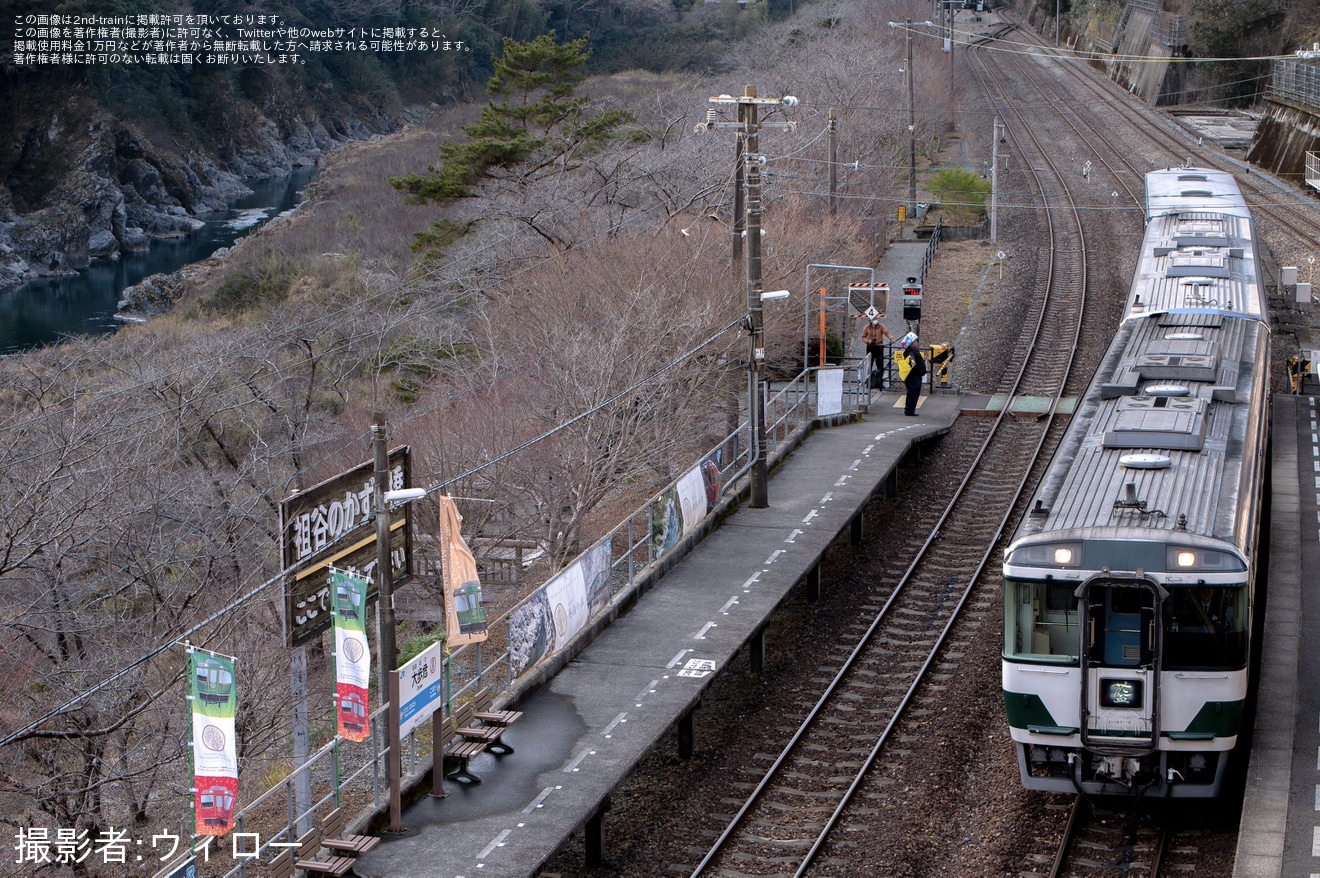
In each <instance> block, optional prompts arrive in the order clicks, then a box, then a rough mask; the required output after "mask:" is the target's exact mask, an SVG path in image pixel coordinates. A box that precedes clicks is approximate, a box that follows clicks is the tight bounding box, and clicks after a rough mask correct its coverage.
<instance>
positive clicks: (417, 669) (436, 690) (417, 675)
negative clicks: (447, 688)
mask: <svg viewBox="0 0 1320 878" xmlns="http://www.w3.org/2000/svg"><path fill="white" fill-rule="evenodd" d="M444 666H445V643H444V642H443V641H441V642H440V643H433V644H431V645H430V646H429V647H427V648H426V649H425V650H424V651H423V652H422V654H421V655H419V656H417V658H415V659H413V660H412V661H410V662H408V663H407V664H405V665H404V666H403V667H401V668H399V737H400V738H402V737H404V736H406V735H407V734H408V733H409V732H411V731H412V730H413V729H415V728H417V727H418V726H420V725H421V724H422V723H424V722H426V721H427V720H428V719H429V718H430V716H431V714H433V713H435V712H436V711H437V710H439V709H440V704H441V702H442V700H443V699H444V685H443V682H442V681H443V676H444V675H443V674H442V673H441V670H442V669H443V668H444Z"/></svg>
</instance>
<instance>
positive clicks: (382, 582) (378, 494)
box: [371, 412, 398, 698]
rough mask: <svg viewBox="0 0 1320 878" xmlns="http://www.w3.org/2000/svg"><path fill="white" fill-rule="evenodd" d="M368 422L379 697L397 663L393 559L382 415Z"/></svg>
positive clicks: (387, 449)
mask: <svg viewBox="0 0 1320 878" xmlns="http://www.w3.org/2000/svg"><path fill="white" fill-rule="evenodd" d="M371 417H372V424H371V444H372V447H373V449H374V450H375V453H376V466H375V489H374V490H373V491H372V495H371V506H372V509H373V510H374V512H375V514H376V589H377V591H378V592H379V594H380V601H379V603H377V605H376V629H377V630H376V643H377V647H376V649H377V652H378V653H379V657H380V667H379V668H377V677H378V679H379V681H380V690H379V691H380V694H381V697H382V698H387V697H388V694H387V693H388V692H389V691H390V676H389V675H390V671H392V670H394V666H395V664H397V658H398V654H397V652H396V651H395V648H394V562H393V561H392V560H391V558H390V516H389V511H388V510H387V509H386V508H385V491H386V490H388V488H389V482H390V452H389V448H388V446H387V443H386V439H385V415H383V414H381V413H380V412H376V413H374V414H373V415H372V416H371Z"/></svg>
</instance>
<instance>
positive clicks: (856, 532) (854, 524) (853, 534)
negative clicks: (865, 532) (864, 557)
mask: <svg viewBox="0 0 1320 878" xmlns="http://www.w3.org/2000/svg"><path fill="white" fill-rule="evenodd" d="M848 536H849V537H850V538H851V539H852V544H853V545H854V546H860V545H861V544H862V513H860V512H859V513H857V514H856V515H854V516H853V520H852V521H850V522H848Z"/></svg>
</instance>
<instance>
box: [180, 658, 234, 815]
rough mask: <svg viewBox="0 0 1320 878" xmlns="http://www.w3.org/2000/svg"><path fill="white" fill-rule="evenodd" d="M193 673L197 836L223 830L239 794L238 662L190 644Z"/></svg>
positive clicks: (232, 813) (232, 812)
mask: <svg viewBox="0 0 1320 878" xmlns="http://www.w3.org/2000/svg"><path fill="white" fill-rule="evenodd" d="M188 655H189V665H190V670H191V677H192V730H193V734H192V752H193V795H194V799H193V822H194V823H195V824H196V830H195V831H196V833H197V835H224V834H225V833H227V832H228V831H229V829H230V826H231V824H232V823H233V819H234V802H235V801H237V799H238V749H237V747H236V742H235V740H234V714H235V712H236V709H237V705H238V691H237V690H236V689H235V687H234V661H233V659H230V658H226V657H224V656H219V655H213V654H211V653H209V652H202V651H200V650H195V649H190V650H189V651H188Z"/></svg>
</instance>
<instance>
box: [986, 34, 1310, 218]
mask: <svg viewBox="0 0 1320 878" xmlns="http://www.w3.org/2000/svg"><path fill="white" fill-rule="evenodd" d="M1014 33H1015V34H1017V35H1024V36H1025V37H1026V38H1027V39H1029V40H1031V41H1032V42H1033V44H1034V45H1035V47H1036V48H1037V49H1039V50H1040V51H1041V52H1042V53H1045V54H1049V55H1052V56H1054V57H1056V58H1058V59H1059V62H1060V63H1059V65H1058V67H1059V69H1061V70H1063V71H1065V72H1066V73H1067V74H1069V76H1070V78H1071V79H1072V81H1073V82H1074V83H1076V84H1077V85H1080V86H1081V87H1082V88H1084V89H1086V90H1087V91H1088V92H1089V93H1090V94H1091V95H1092V96H1094V98H1095V100H1094V101H1087V102H1081V103H1080V104H1078V106H1079V109H1078V110H1077V116H1078V118H1079V119H1081V118H1082V117H1083V116H1082V114H1083V113H1084V114H1086V116H1087V117H1090V118H1091V119H1093V120H1094V121H1090V122H1087V123H1086V127H1087V128H1088V129H1089V130H1090V132H1091V134H1090V136H1089V142H1090V143H1091V144H1092V146H1093V147H1095V146H1097V145H1098V146H1100V147H1103V150H1104V152H1105V153H1108V154H1109V155H1110V156H1112V157H1113V161H1112V162H1111V161H1109V160H1108V159H1103V158H1101V151H1100V150H1099V149H1095V150H1094V151H1093V153H1092V154H1094V155H1095V156H1096V157H1097V158H1099V159H1100V160H1101V161H1102V163H1104V164H1105V165H1106V166H1107V167H1108V168H1109V169H1110V171H1111V173H1112V174H1113V176H1114V178H1115V179H1117V180H1119V181H1120V182H1122V181H1123V180H1124V179H1127V178H1130V177H1132V176H1133V175H1135V176H1136V177H1140V175H1141V174H1142V173H1144V171H1146V170H1149V169H1150V168H1149V167H1147V168H1142V167H1137V166H1136V165H1135V164H1134V163H1133V161H1132V160H1131V157H1130V156H1131V148H1130V146H1128V145H1127V144H1130V143H1131V141H1132V138H1133V137H1134V136H1135V137H1137V138H1138V139H1141V140H1144V141H1145V142H1147V143H1148V144H1149V145H1150V146H1152V147H1153V148H1154V149H1155V150H1157V153H1158V154H1162V157H1163V161H1162V162H1155V163H1154V165H1152V166H1156V165H1159V164H1165V165H1166V166H1168V165H1174V164H1182V163H1184V162H1188V161H1190V162H1191V163H1192V164H1195V165H1198V166H1200V167H1206V168H1215V169H1217V170H1221V171H1226V172H1228V173H1231V174H1233V175H1234V176H1235V177H1237V179H1238V182H1239V185H1240V186H1241V187H1242V192H1243V194H1244V195H1245V196H1246V200H1247V203H1248V204H1249V205H1250V206H1251V210H1252V214H1253V215H1254V216H1256V217H1257V218H1258V219H1262V218H1263V219H1266V220H1268V221H1269V222H1271V223H1273V224H1275V225H1276V226H1278V227H1279V230H1280V231H1281V232H1282V233H1284V234H1286V235H1290V236H1292V237H1294V238H1295V239H1297V240H1298V241H1299V242H1308V241H1314V240H1316V239H1317V238H1320V215H1317V212H1316V209H1315V206H1314V205H1313V204H1312V203H1310V202H1308V201H1305V200H1304V199H1302V198H1301V197H1300V196H1299V193H1297V192H1295V191H1293V190H1290V189H1274V188H1268V189H1267V188H1263V187H1264V186H1265V184H1264V183H1263V182H1262V181H1263V178H1261V177H1260V175H1258V174H1257V175H1252V174H1251V171H1250V167H1249V166H1248V165H1246V164H1245V163H1243V162H1239V161H1235V160H1232V159H1230V158H1228V157H1226V156H1225V155H1224V154H1223V153H1222V152H1218V151H1216V150H1213V149H1208V148H1206V147H1205V146H1204V145H1203V144H1201V143H1198V142H1196V141H1194V140H1192V137H1191V135H1190V134H1189V133H1188V132H1187V131H1186V130H1185V129H1183V128H1181V127H1180V126H1178V124H1177V123H1176V122H1173V121H1171V120H1170V118H1169V116H1168V114H1166V113H1161V112H1160V111H1158V110H1152V109H1149V108H1147V107H1146V106H1145V105H1144V104H1143V103H1141V102H1139V101H1136V100H1134V99H1132V98H1131V97H1129V96H1128V95H1127V94H1126V93H1125V92H1123V91H1121V90H1120V89H1119V88H1118V87H1117V86H1115V85H1114V84H1113V83H1112V82H1111V81H1110V80H1109V79H1107V78H1104V77H1100V76H1097V75H1096V74H1095V71H1093V70H1091V69H1090V68H1089V66H1087V64H1086V61H1085V59H1084V58H1081V57H1079V56H1077V55H1075V54H1073V53H1071V52H1068V51H1065V50H1061V49H1056V48H1054V47H1052V46H1049V45H1046V44H1045V43H1044V42H1042V41H1040V40H1039V39H1038V38H1037V37H1036V35H1035V34H1034V33H1032V32H1031V31H1030V30H1029V29H1026V28H1020V29H1018V30H1017V31H1015V32H1014ZM969 54H970V53H969ZM1034 79H1035V80H1036V81H1037V82H1038V83H1042V85H1041V87H1042V88H1049V90H1050V91H1052V92H1054V93H1056V94H1057V95H1059V96H1060V97H1061V96H1062V91H1061V90H1060V89H1059V88H1058V87H1057V86H1056V85H1054V84H1052V83H1051V84H1049V85H1045V83H1046V82H1047V80H1045V78H1044V77H1041V76H1039V75H1036V76H1034ZM1102 112H1103V113H1104V114H1105V118H1104V119H1101V118H1100V116H1101V113H1102ZM1120 121H1121V130H1122V132H1123V134H1122V136H1121V137H1120V136H1117V135H1116V134H1115V133H1114V132H1115V131H1116V130H1120V129H1118V128H1116V126H1115V123H1116V122H1120ZM1117 166H1123V167H1125V168H1126V170H1123V171H1121V172H1120V170H1119V167H1117ZM1137 203H1138V204H1139V203H1140V199H1138V200H1137Z"/></svg>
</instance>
